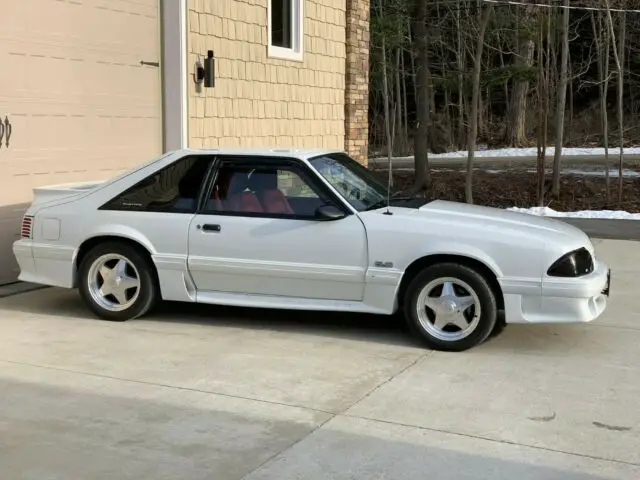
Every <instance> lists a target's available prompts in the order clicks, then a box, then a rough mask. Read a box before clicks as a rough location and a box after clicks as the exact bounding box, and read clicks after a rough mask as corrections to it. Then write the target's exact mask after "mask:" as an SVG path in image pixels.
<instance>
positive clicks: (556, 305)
mask: <svg viewBox="0 0 640 480" xmlns="http://www.w3.org/2000/svg"><path fill="white" fill-rule="evenodd" d="M610 291H611V270H610V269H609V267H608V266H607V265H605V264H604V263H602V262H596V264H595V269H594V271H593V272H592V273H591V274H589V275H585V276H584V277H579V278H554V277H545V278H544V279H543V281H542V285H541V288H540V294H539V295H535V294H533V293H532V292H531V291H530V290H529V291H527V292H523V293H522V294H517V293H515V292H513V293H509V294H505V295H504V297H505V317H506V321H507V323H584V322H591V321H593V320H595V319H597V318H598V317H599V316H600V315H602V313H603V312H604V311H605V309H606V308H607V300H608V297H609V295H610Z"/></svg>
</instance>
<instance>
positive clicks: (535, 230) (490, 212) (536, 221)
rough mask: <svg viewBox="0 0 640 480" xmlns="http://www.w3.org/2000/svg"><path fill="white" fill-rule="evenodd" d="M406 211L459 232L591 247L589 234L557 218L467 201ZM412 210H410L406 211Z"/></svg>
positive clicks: (437, 201)
mask: <svg viewBox="0 0 640 480" xmlns="http://www.w3.org/2000/svg"><path fill="white" fill-rule="evenodd" d="M402 210H407V211H406V212H402V213H401V214H406V215H409V216H412V217H414V218H416V219H417V218H421V219H424V220H429V221H430V222H433V223H434V224H442V225H443V226H445V225H444V224H446V225H447V226H449V227H453V228H454V229H457V230H459V231H460V233H463V232H464V231H469V230H473V231H475V232H476V234H477V232H478V231H485V232H486V233H487V235H491V234H493V235H500V236H507V237H509V236H511V237H517V238H519V239H526V240H529V241H541V242H543V243H545V244H547V245H551V244H561V245H564V246H567V245H573V244H575V245H577V247H576V248H579V247H580V246H586V247H587V248H589V249H592V246H591V242H590V240H589V237H588V236H587V235H586V234H585V233H584V232H583V231H582V230H580V229H579V228H576V227H574V226H572V225H569V224H568V223H566V222H563V221H561V220H556V219H552V218H545V217H539V216H536V215H531V214H528V213H520V212H514V211H510V210H503V209H500V208H493V207H484V206H479V205H470V204H467V203H459V202H449V201H445V200H435V201H432V202H430V203H427V204H426V205H423V206H422V207H420V208H418V209H413V210H412V209H402ZM411 210H412V212H413V213H410V211H411Z"/></svg>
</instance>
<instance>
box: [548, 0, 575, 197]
mask: <svg viewBox="0 0 640 480" xmlns="http://www.w3.org/2000/svg"><path fill="white" fill-rule="evenodd" d="M563 6H564V8H563V10H564V11H563V12H562V54H561V60H560V62H561V63H560V84H559V85H558V99H557V102H556V121H555V123H556V125H555V127H556V150H555V153H554V155H553V178H552V182H553V183H552V190H551V192H552V193H553V195H554V196H556V197H557V196H558V195H559V194H560V159H561V157H562V147H563V146H564V114H565V110H566V106H567V82H568V69H569V14H570V10H569V0H564V4H563Z"/></svg>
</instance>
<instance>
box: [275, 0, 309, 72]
mask: <svg viewBox="0 0 640 480" xmlns="http://www.w3.org/2000/svg"><path fill="white" fill-rule="evenodd" d="M289 1H290V2H291V26H290V27H291V36H292V38H291V44H292V48H283V47H278V46H275V45H272V44H271V42H272V38H271V9H272V2H273V0H268V2H267V56H268V57H271V58H280V59H283V60H293V61H297V62H302V61H303V59H304V0H289Z"/></svg>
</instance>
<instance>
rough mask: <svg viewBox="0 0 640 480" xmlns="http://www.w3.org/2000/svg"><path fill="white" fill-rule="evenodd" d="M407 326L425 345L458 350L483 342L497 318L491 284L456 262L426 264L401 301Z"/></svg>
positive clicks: (475, 272)
mask: <svg viewBox="0 0 640 480" xmlns="http://www.w3.org/2000/svg"><path fill="white" fill-rule="evenodd" d="M404 309H405V317H406V318H407V321H408V323H409V326H410V328H411V330H412V331H413V332H414V333H415V334H416V335H417V336H418V337H419V338H420V339H422V340H423V341H424V343H426V344H427V345H428V346H429V347H431V348H434V349H437V350H446V351H462V350H467V349H468V348H471V347H474V346H476V345H478V344H480V343H482V342H484V341H485V340H486V339H487V337H488V336H489V335H490V334H491V331H492V330H493V328H494V326H495V324H496V319H497V304H496V298H495V293H494V292H493V290H492V289H491V285H489V283H488V282H487V280H486V279H485V278H484V277H483V276H482V275H481V274H480V273H478V272H477V271H475V270H473V269H471V268H469V267H467V266H464V265H460V264H456V263H442V264H437V265H433V266H430V267H428V268H426V269H425V270H423V271H422V272H421V273H419V274H418V275H417V276H416V277H415V278H414V279H413V281H412V282H411V284H410V285H409V288H408V290H407V294H406V297H405V302H404Z"/></svg>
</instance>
